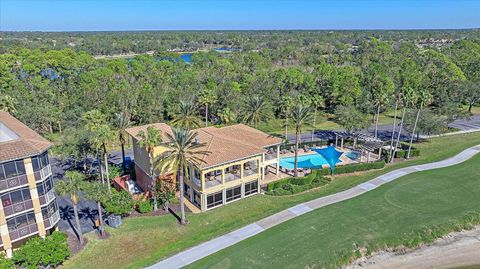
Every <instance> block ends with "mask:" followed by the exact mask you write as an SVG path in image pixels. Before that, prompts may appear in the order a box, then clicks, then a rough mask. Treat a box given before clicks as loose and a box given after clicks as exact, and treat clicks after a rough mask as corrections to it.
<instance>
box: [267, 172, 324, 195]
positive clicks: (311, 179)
mask: <svg viewBox="0 0 480 269" xmlns="http://www.w3.org/2000/svg"><path fill="white" fill-rule="evenodd" d="M319 172H320V170H314V171H313V172H312V173H311V174H310V175H308V176H305V177H297V178H295V177H291V178H285V179H282V180H279V181H276V182H272V183H269V184H268V185H267V194H269V195H277V196H280V195H291V194H296V193H300V192H304V191H306V190H309V189H312V188H316V187H320V186H322V185H325V184H328V183H329V182H330V180H329V179H328V178H325V177H323V176H322V175H320V174H319Z"/></svg>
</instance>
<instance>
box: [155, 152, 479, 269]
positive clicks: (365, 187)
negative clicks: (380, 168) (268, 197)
mask: <svg viewBox="0 0 480 269" xmlns="http://www.w3.org/2000/svg"><path fill="white" fill-rule="evenodd" d="M477 153H480V145H477V146H475V147H471V148H468V149H466V150H464V151H462V152H460V153H459V154H457V155H455V156H453V157H451V158H449V159H446V160H443V161H439V162H435V163H428V164H422V165H415V166H409V167H405V168H401V169H397V170H394V171H391V172H389V173H386V174H384V175H381V176H378V177H376V178H374V179H372V180H369V181H366V182H364V183H362V184H359V185H357V186H355V187H353V188H351V189H348V190H345V191H342V192H338V193H334V194H331V195H328V196H325V197H320V198H317V199H315V200H312V201H309V202H305V203H301V204H298V205H296V206H293V207H290V208H288V209H285V210H283V211H280V212H279V213H276V214H274V215H271V216H269V217H266V218H264V219H261V220H259V221H257V222H255V223H252V224H250V225H247V226H245V227H243V228H240V229H238V230H235V231H233V232H230V233H228V234H225V235H222V236H219V237H217V238H214V239H212V240H210V241H207V242H205V243H202V244H200V245H197V246H195V247H193V248H190V249H187V250H185V251H182V252H180V253H178V254H175V255H174V256H171V257H169V258H167V259H165V260H163V261H160V262H158V263H156V264H154V265H152V266H150V267H148V268H149V269H163V268H168V269H171V268H181V267H184V266H186V265H189V264H191V263H193V262H195V261H197V260H200V259H202V258H205V257H207V256H209V255H211V254H213V253H215V252H217V251H220V250H222V249H224V248H227V247H229V246H231V245H234V244H236V243H238V242H240V241H243V240H245V239H247V238H249V237H252V236H254V235H256V234H258V233H260V232H263V231H265V230H266V229H268V228H271V227H273V226H276V225H278V224H280V223H283V222H285V221H287V220H290V219H292V218H295V217H298V216H300V215H303V214H305V213H307V212H309V211H312V210H314V209H318V208H321V207H324V206H327V205H331V204H334V203H338V202H341V201H344V200H348V199H351V198H354V197H356V196H359V195H361V194H363V193H365V192H368V191H371V190H373V189H375V188H377V187H379V186H381V185H383V184H385V183H388V182H391V181H393V180H395V179H397V178H400V177H403V176H405V175H408V174H410V173H414V172H417V171H424V170H431V169H437V168H442V167H447V166H452V165H456V164H459V163H462V162H464V161H466V160H468V159H470V158H472V157H473V156H474V155H476V154H477Z"/></svg>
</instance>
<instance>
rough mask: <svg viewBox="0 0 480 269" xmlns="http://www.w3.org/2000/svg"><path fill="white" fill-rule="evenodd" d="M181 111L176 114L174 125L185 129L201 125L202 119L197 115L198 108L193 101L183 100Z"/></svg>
mask: <svg viewBox="0 0 480 269" xmlns="http://www.w3.org/2000/svg"><path fill="white" fill-rule="evenodd" d="M179 105H180V107H179V112H178V113H177V114H175V115H174V117H173V120H172V125H173V126H175V127H181V128H184V129H188V130H191V129H195V128H199V127H200V119H199V118H198V116H197V108H196V107H195V105H194V103H193V102H192V101H185V100H181V101H180V103H179Z"/></svg>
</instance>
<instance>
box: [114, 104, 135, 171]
mask: <svg viewBox="0 0 480 269" xmlns="http://www.w3.org/2000/svg"><path fill="white" fill-rule="evenodd" d="M131 124H132V122H131V121H130V113H128V112H127V111H122V112H119V113H117V114H115V127H116V128H117V132H118V140H119V141H120V144H121V145H122V168H123V172H125V143H126V142H127V133H126V132H125V129H126V128H128V127H130V125H131Z"/></svg>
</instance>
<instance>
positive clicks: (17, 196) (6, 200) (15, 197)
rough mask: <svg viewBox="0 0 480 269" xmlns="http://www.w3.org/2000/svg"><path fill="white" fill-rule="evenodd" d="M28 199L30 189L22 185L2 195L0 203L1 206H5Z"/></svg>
mask: <svg viewBox="0 0 480 269" xmlns="http://www.w3.org/2000/svg"><path fill="white" fill-rule="evenodd" d="M30 199H31V197H30V189H28V187H24V188H21V189H18V190H14V191H10V192H8V193H6V194H4V195H2V205H3V207H7V206H10V205H13V204H16V203H20V202H23V201H27V200H30Z"/></svg>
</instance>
